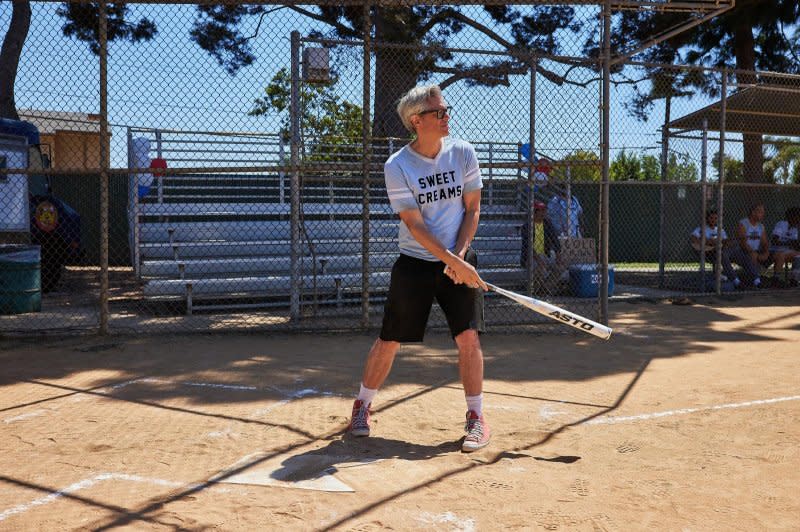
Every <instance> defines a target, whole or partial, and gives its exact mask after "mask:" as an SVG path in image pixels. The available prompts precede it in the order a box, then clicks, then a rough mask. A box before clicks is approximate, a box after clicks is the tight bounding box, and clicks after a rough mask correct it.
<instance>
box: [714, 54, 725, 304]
mask: <svg viewBox="0 0 800 532" xmlns="http://www.w3.org/2000/svg"><path fill="white" fill-rule="evenodd" d="M727 108H728V69H727V68H723V69H722V89H721V99H720V117H719V200H718V201H717V211H718V212H717V216H718V218H719V220H718V221H717V227H719V228H720V229H721V228H723V227H725V225H724V224H725V217H724V210H725V202H724V201H723V196H724V188H725V127H726V123H725V113H727V112H728V111H727ZM721 233H722V232H721V231H720V234H721ZM720 268H722V253H718V254H717V272H719V270H720ZM714 285H715V286H714V290H715V292H716V293H717V295H719V294H721V293H722V277H720V276H719V275H717V277H716V279H715V280H714Z"/></svg>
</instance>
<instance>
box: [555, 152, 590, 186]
mask: <svg viewBox="0 0 800 532" xmlns="http://www.w3.org/2000/svg"><path fill="white" fill-rule="evenodd" d="M568 161H575V162H576V163H578V164H575V165H574V166H570V167H569V178H570V179H571V180H572V181H600V157H598V155H597V154H596V153H595V152H593V151H588V150H576V151H574V152H572V153H570V154H569V155H567V156H566V157H564V158H563V159H562V160H561V161H560V162H568ZM550 175H551V177H553V178H554V179H556V180H558V181H566V179H567V167H566V166H558V167H556V168H554V169H553V171H552V172H551V173H550Z"/></svg>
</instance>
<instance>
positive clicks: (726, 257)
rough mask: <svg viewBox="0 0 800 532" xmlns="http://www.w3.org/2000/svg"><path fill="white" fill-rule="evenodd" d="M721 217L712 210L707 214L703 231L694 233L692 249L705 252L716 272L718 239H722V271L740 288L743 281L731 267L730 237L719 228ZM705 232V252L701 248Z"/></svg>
mask: <svg viewBox="0 0 800 532" xmlns="http://www.w3.org/2000/svg"><path fill="white" fill-rule="evenodd" d="M718 221H719V215H718V214H717V211H715V210H710V211H708V212H706V223H705V225H704V227H703V229H701V228H700V227H697V228H695V230H694V231H693V232H692V236H691V241H692V247H693V248H694V249H696V250H697V251H705V259H706V262H708V263H711V264H712V265H713V266H712V267H713V268H714V270H715V271H716V268H717V239H718V238H721V239H722V242H721V245H722V256H721V258H722V261H721V262H722V271H723V273H724V274H725V277H727V278H728V280H729V281H730V282H732V283H733V285H734V286H735V287H738V286H739V285H740V284H741V280H740V279H739V276H738V275H736V271H735V270H734V269H733V266H732V265H731V257H730V250H729V249H728V245H727V244H728V235H727V234H725V229H720V228H719V227H718V225H717V224H718ZM701 231H704V232H705V234H706V246H705V249H704V250H703V249H702V248H701V245H702V232H701Z"/></svg>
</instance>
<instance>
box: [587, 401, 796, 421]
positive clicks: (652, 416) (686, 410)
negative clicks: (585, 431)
mask: <svg viewBox="0 0 800 532" xmlns="http://www.w3.org/2000/svg"><path fill="white" fill-rule="evenodd" d="M798 400H800V395H790V396H786V397H776V398H774V399H758V400H755V401H744V402H742V403H726V404H721V405H712V406H701V407H696V408H678V409H675V410H665V411H663V412H653V413H651V414H639V415H635V416H609V417H598V418H595V419H590V420H588V421H585V422H583V423H581V425H613V424H616V423H627V422H629V421H644V420H648V419H658V418H662V417H670V416H680V415H685V414H694V413H697V412H711V411H714V410H728V409H735V408H747V407H749V406H759V405H771V404H775V403H784V402H786V401H798Z"/></svg>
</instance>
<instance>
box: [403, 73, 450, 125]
mask: <svg viewBox="0 0 800 532" xmlns="http://www.w3.org/2000/svg"><path fill="white" fill-rule="evenodd" d="M439 96H442V89H440V88H439V85H420V86H418V87H414V88H413V89H411V90H410V91H408V92H407V93H405V94H404V95H403V97H402V98H400V101H399V102H397V114H399V115H400V120H402V121H403V125H404V126H405V127H406V129H407V130H409V131H410V132H412V133H416V131H415V130H414V126H413V124H411V117H412V116H414V115H415V114H417V113H419V112H422V111H424V110H425V104H426V103H427V101H428V99H429V98H437V97H439Z"/></svg>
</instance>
